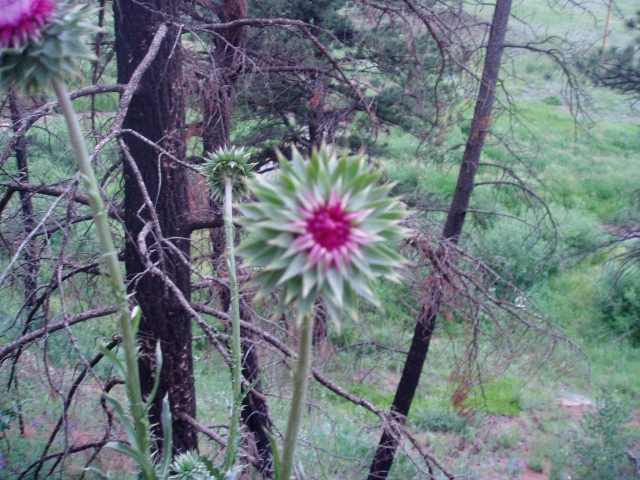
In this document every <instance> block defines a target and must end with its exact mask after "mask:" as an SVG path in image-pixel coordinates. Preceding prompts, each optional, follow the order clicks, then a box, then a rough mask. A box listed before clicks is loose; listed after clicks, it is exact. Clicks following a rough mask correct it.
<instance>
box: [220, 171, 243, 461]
mask: <svg viewBox="0 0 640 480" xmlns="http://www.w3.org/2000/svg"><path fill="white" fill-rule="evenodd" d="M232 187H233V185H232V179H231V178H227V179H226V181H225V183H224V233H225V236H226V239H227V251H226V253H225V255H226V257H227V273H228V275H229V290H230V296H231V328H232V339H231V357H232V358H231V360H232V363H233V365H232V366H231V370H232V375H233V404H232V407H231V426H230V430H229V442H228V444H227V454H226V456H225V459H224V468H225V471H229V470H231V468H232V467H233V464H234V463H235V459H236V444H237V443H238V435H239V429H240V407H241V400H240V399H241V398H242V397H241V395H242V390H241V386H242V376H241V374H242V350H241V346H240V305H239V301H238V279H237V278H236V260H235V251H234V246H233V244H234V240H235V228H234V226H233V212H232V210H231V205H232V201H233V199H232V195H231V194H232Z"/></svg>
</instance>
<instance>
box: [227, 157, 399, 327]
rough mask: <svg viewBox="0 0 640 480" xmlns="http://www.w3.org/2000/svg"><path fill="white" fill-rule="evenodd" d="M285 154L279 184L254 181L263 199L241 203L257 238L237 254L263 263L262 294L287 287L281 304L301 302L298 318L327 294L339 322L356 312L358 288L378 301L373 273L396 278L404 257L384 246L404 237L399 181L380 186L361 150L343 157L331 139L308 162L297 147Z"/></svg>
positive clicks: (253, 262) (246, 221) (257, 281)
mask: <svg viewBox="0 0 640 480" xmlns="http://www.w3.org/2000/svg"><path fill="white" fill-rule="evenodd" d="M279 160H280V168H281V171H280V173H279V185H275V184H274V183H271V182H269V181H266V180H265V181H252V182H250V188H251V190H252V191H253V193H254V194H255V195H256V197H257V198H258V202H257V203H252V204H245V205H240V206H238V208H239V209H240V210H241V211H242V212H243V213H244V215H245V217H244V218H243V219H240V223H241V224H242V225H244V226H245V227H246V230H247V231H249V232H251V233H252V234H253V237H252V238H251V239H250V240H249V241H247V242H245V243H243V244H242V245H241V246H240V248H239V249H238V250H237V253H238V254H239V255H242V256H243V257H245V262H246V264H247V265H249V266H254V267H263V268H262V271H261V272H260V273H259V274H258V275H257V276H256V278H255V280H254V283H255V284H258V285H260V290H259V291H258V296H264V295H268V294H269V293H271V292H273V291H274V290H276V289H277V288H282V289H283V293H282V295H281V297H280V299H281V301H280V307H281V308H286V307H289V306H291V305H294V304H295V305H296V306H297V308H298V318H299V319H300V318H302V317H303V316H304V315H306V314H307V313H308V312H310V310H311V309H312V308H313V305H314V302H315V301H316V299H317V298H318V297H319V296H322V297H323V298H324V300H325V303H326V306H327V311H328V312H329V314H330V316H331V318H332V319H333V320H334V322H336V324H338V322H339V319H340V317H341V315H342V312H345V313H347V314H348V315H349V316H351V317H356V314H357V296H358V295H360V296H362V297H363V298H365V299H366V300H368V301H370V302H371V303H374V304H376V305H377V304H378V303H379V302H378V299H377V297H376V295H375V293H374V291H373V288H372V282H373V279H374V278H376V277H385V278H389V279H391V280H395V281H397V280H398V276H397V274H396V272H395V271H394V270H393V267H396V266H399V265H400V264H402V263H403V262H404V259H403V258H402V257H401V256H400V255H398V254H397V253H395V252H394V251H393V250H391V249H390V248H389V247H388V246H386V245H385V243H388V242H394V241H398V240H400V239H402V238H403V237H405V236H406V230H405V229H404V228H402V227H400V226H399V225H398V222H399V221H400V219H402V218H403V217H404V216H405V212H404V210H403V209H402V208H401V206H400V204H399V202H398V201H397V199H394V198H390V197H389V196H388V194H389V191H390V190H391V188H393V184H387V185H384V186H376V184H377V182H378V179H379V177H380V175H379V173H372V172H370V171H369V170H368V168H367V167H366V165H365V163H364V159H363V157H362V156H360V157H358V158H355V159H349V158H347V157H342V158H341V159H339V160H338V159H337V157H336V155H335V153H330V152H329V151H328V149H327V147H326V146H322V147H321V148H320V150H319V151H316V150H314V151H313V152H312V154H311V159H310V161H308V162H305V161H304V159H303V158H302V156H301V155H300V153H299V152H298V151H297V150H295V149H294V150H293V161H292V163H291V164H289V163H288V162H287V160H286V159H285V158H284V157H283V156H282V155H280V157H279Z"/></svg>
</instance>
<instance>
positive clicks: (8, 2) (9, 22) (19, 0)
mask: <svg viewBox="0 0 640 480" xmlns="http://www.w3.org/2000/svg"><path fill="white" fill-rule="evenodd" d="M53 9H54V4H53V2H51V1H50V0H0V48H7V47H10V46H12V47H13V48H15V49H17V48H19V47H20V45H22V44H24V43H26V42H27V41H28V40H29V38H33V39H34V40H36V41H37V40H39V39H40V29H41V28H42V27H43V26H44V25H45V22H46V21H47V20H48V18H49V17H50V15H51V13H52V12H53Z"/></svg>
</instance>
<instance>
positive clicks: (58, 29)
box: [0, 0, 99, 95]
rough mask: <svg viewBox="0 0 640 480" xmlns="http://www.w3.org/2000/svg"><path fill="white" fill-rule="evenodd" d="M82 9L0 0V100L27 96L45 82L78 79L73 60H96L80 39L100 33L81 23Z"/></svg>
mask: <svg viewBox="0 0 640 480" xmlns="http://www.w3.org/2000/svg"><path fill="white" fill-rule="evenodd" d="M89 13H91V11H89V10H87V9H86V8H85V7H84V5H75V4H73V3H70V2H65V3H54V2H53V1H52V0H0V95H1V94H3V93H5V92H6V91H8V89H9V88H10V87H11V85H15V86H16V88H18V90H21V91H25V92H29V91H31V90H34V89H39V88H48V87H49V85H50V80H51V79H55V80H59V81H61V82H62V81H64V78H65V76H71V77H79V76H80V70H79V69H78V67H77V62H78V60H80V59H82V58H86V59H90V60H94V59H95V56H94V54H93V52H92V51H91V50H90V49H89V47H88V46H87V45H86V44H85V43H84V42H83V41H82V40H80V37H82V36H84V35H88V34H93V33H96V32H97V31H99V29H98V28H97V27H94V26H93V25H90V24H88V23H84V22H83V18H84V17H85V16H86V15H87V14H89Z"/></svg>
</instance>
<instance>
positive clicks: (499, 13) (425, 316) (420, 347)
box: [368, 0, 511, 480]
mask: <svg viewBox="0 0 640 480" xmlns="http://www.w3.org/2000/svg"><path fill="white" fill-rule="evenodd" d="M510 12H511V0H497V1H496V8H495V11H494V14H493V21H492V23H491V31H490V33H489V42H488V44H487V52H486V57H485V62H484V69H483V72H482V81H481V84H480V89H479V91H478V98H477V101H476V107H475V112H474V115H473V120H472V122H471V131H470V132H469V138H468V140H467V145H466V148H465V151H464V155H463V157H462V162H461V166H460V173H459V174H458V182H457V185H456V189H455V193H454V196H453V201H452V203H451V207H450V208H449V213H448V215H447V221H446V223H445V226H444V229H443V232H442V240H443V242H444V243H446V242H454V243H457V242H458V239H459V238H460V234H461V233H462V227H463V226H464V220H465V216H466V214H467V209H468V208H469V200H470V198H471V193H472V192H473V186H474V182H475V176H476V172H477V171H478V165H479V163H480V155H481V153H482V148H483V146H484V141H485V137H486V135H487V132H488V131H489V128H490V126H491V112H492V109H493V103H494V100H495V90H496V85H497V82H498V74H499V72H500V64H501V61H502V52H503V51H504V39H505V35H506V32H507V23H508V21H509V14H510ZM439 253H440V254H441V255H446V248H441V249H440V252H439ZM439 277H440V272H438V271H436V269H435V267H434V270H433V272H432V273H431V275H430V276H429V278H428V279H427V282H426V285H425V287H426V290H427V293H426V295H425V299H424V302H423V305H422V308H421V310H420V314H419V315H418V319H417V321H416V326H415V330H414V333H413V339H412V341H411V347H410V348H409V353H408V354H407V358H406V360H405V364H404V370H403V372H402V376H401V378H400V383H399V384H398V388H397V390H396V395H395V398H394V399H393V404H392V405H391V412H392V413H393V414H394V416H395V418H396V420H397V421H399V422H401V423H404V422H405V421H406V418H407V415H408V414H409V409H410V408H411V403H412V402H413V398H414V396H415V393H416V390H417V388H418V383H419V381H420V375H421V373H422V368H423V366H424V362H425V360H426V358H427V353H428V351H429V345H430V343H431V337H432V335H433V331H434V329H435V326H436V319H437V314H438V309H439V307H440V303H441V300H442V295H441V291H440V278H439ZM397 448H398V437H397V435H395V434H394V432H393V430H392V429H390V428H385V430H384V432H383V434H382V437H381V438H380V443H379V444H378V448H377V450H376V453H375V456H374V458H373V461H372V463H371V467H370V470H369V477H368V479H369V480H379V479H384V478H387V476H388V474H389V471H390V470H391V465H392V464H393V457H394V456H395V452H396V450H397Z"/></svg>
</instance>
